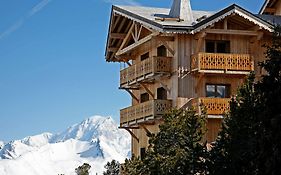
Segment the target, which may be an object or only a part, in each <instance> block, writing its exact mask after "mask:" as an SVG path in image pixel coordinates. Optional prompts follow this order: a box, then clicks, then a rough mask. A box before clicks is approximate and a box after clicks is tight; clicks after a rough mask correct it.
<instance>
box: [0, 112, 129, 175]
mask: <svg viewBox="0 0 281 175" xmlns="http://www.w3.org/2000/svg"><path fill="white" fill-rule="evenodd" d="M130 141H131V139H130V137H129V134H128V133H127V132H126V131H123V130H120V129H118V124H117V123H116V122H115V121H114V120H113V119H112V118H111V117H101V116H93V117H89V118H87V119H85V120H83V121H82V122H80V123H78V124H75V125H73V126H71V127H69V128H68V129H66V130H65V131H64V132H62V133H59V134H54V135H53V134H51V133H43V134H39V135H35V136H29V137H25V138H24V139H22V140H14V141H11V142H9V143H7V144H4V143H2V142H0V147H2V149H0V174H1V175H18V174H28V175H38V174H42V175H45V174H46V175H49V174H74V170H75V168H77V167H78V166H79V165H81V162H86V163H89V164H90V165H91V166H92V169H93V170H94V171H95V172H98V173H99V174H101V173H102V171H103V167H104V165H105V164H106V163H107V162H108V161H111V160H112V159H115V160H118V161H120V162H123V161H124V160H125V158H126V157H127V156H128V152H129V151H130V144H131V143H130ZM1 145H2V146H1ZM1 159H5V160H1ZM14 167H17V168H14ZM23 172H24V173H23ZM94 174H95V173H94Z"/></svg>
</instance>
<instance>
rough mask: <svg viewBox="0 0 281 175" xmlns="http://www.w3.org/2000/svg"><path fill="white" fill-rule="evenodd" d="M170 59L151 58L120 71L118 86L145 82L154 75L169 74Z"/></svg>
mask: <svg viewBox="0 0 281 175" xmlns="http://www.w3.org/2000/svg"><path fill="white" fill-rule="evenodd" d="M171 65H172V59H171V57H151V58H148V59H145V60H143V61H141V62H139V63H136V64H133V65H132V66H130V67H128V68H126V69H123V70H121V72H120V86H121V87H123V86H125V85H131V84H134V83H136V82H139V81H146V80H149V79H150V78H151V77H153V76H154V75H155V74H160V73H171V67H172V66H171Z"/></svg>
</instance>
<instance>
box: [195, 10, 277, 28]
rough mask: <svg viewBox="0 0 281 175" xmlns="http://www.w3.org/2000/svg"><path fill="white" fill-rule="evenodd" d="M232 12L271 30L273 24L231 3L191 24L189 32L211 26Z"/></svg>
mask: <svg viewBox="0 0 281 175" xmlns="http://www.w3.org/2000/svg"><path fill="white" fill-rule="evenodd" d="M233 14H237V15H239V16H241V17H242V18H244V19H246V20H248V21H249V22H252V23H254V24H256V25H258V26H260V27H261V28H263V29H265V30H268V31H272V27H273V26H272V24H271V23H269V22H267V21H265V20H264V19H263V18H261V17H260V16H257V15H254V14H252V13H251V12H249V11H247V10H245V9H243V8H242V7H240V6H238V5H236V4H233V5H231V6H229V7H227V8H225V9H223V10H221V11H219V12H217V13H215V14H214V15H212V16H210V17H209V18H206V19H205V20H203V21H202V22H200V23H198V24H195V25H194V26H193V27H194V29H193V30H192V31H191V33H196V32H198V31H201V30H202V29H205V28H207V27H208V26H211V25H212V24H214V23H216V22H218V21H220V20H222V19H224V18H226V17H227V16H230V15H233Z"/></svg>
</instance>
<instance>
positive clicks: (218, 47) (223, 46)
mask: <svg viewBox="0 0 281 175" xmlns="http://www.w3.org/2000/svg"><path fill="white" fill-rule="evenodd" d="M205 49H206V52H207V53H230V41H224V40H206V46H205Z"/></svg>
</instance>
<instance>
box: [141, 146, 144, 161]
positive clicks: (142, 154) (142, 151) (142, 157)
mask: <svg viewBox="0 0 281 175" xmlns="http://www.w3.org/2000/svg"><path fill="white" fill-rule="evenodd" d="M144 157H145V148H140V158H141V160H143V159H144Z"/></svg>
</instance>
